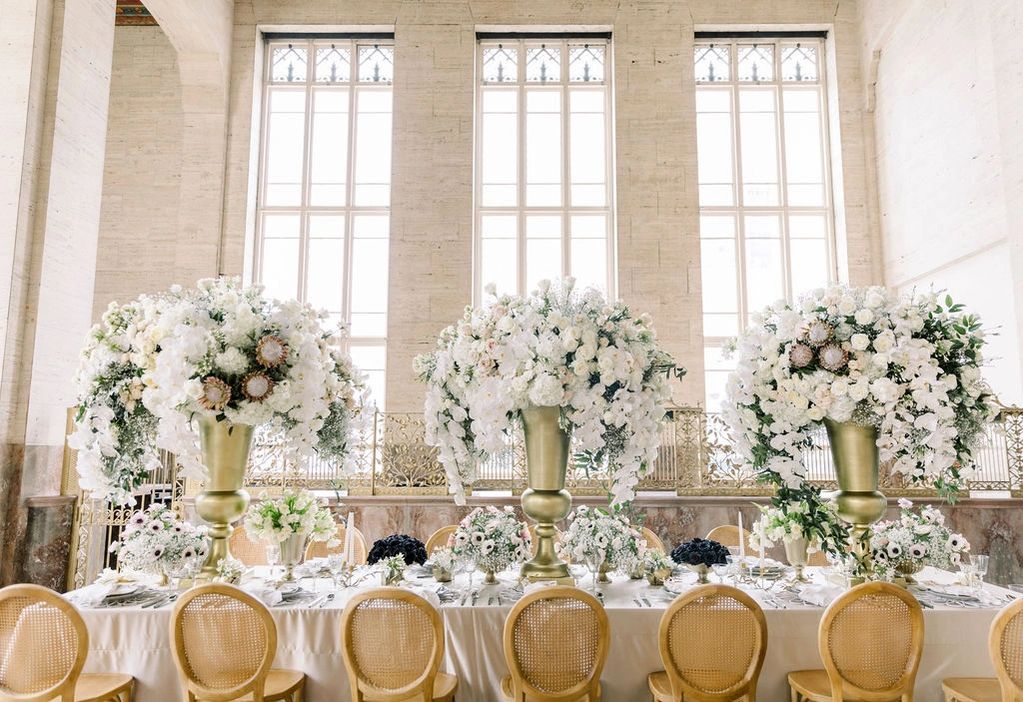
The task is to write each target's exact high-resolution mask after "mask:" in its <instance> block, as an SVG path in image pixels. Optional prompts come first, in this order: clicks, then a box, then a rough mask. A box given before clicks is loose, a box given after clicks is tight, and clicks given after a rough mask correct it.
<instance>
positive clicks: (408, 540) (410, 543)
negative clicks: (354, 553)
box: [366, 534, 426, 565]
mask: <svg viewBox="0 0 1023 702" xmlns="http://www.w3.org/2000/svg"><path fill="white" fill-rule="evenodd" d="M398 555H400V556H402V557H404V559H405V563H406V565H412V564H413V563H418V564H419V565H422V564H424V563H426V546H425V545H424V544H423V542H422V541H420V540H419V539H417V538H416V537H414V536H409V535H407V534H391V535H390V536H385V537H384V538H382V539H377V540H376V541H374V542H373V547H372V548H371V549H370V550H369V556H367V558H366V562H367V563H369V564H370V565H373V564H374V563H376V562H377V561H382V560H384V559H385V558H390V557H391V556H398Z"/></svg>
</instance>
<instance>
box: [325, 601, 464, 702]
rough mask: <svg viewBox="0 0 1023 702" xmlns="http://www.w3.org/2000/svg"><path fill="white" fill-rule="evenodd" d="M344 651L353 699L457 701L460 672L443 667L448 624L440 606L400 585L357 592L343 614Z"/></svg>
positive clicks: (377, 700)
mask: <svg viewBox="0 0 1023 702" xmlns="http://www.w3.org/2000/svg"><path fill="white" fill-rule="evenodd" d="M341 652H342V656H343V657H344V661H345V668H347V669H348V680H349V683H350V684H351V690H352V700H353V702H363V701H364V700H365V701H369V700H372V701H374V702H404V701H405V700H415V701H416V702H419V701H420V700H421V701H422V702H431V701H435V702H451V701H452V700H453V699H454V696H455V691H456V690H457V688H458V678H457V677H455V676H454V675H449V674H447V673H440V672H438V671H439V669H440V664H441V659H442V658H443V657H444V625H443V623H442V622H441V619H440V614H439V613H438V612H437V608H436V607H434V606H433V605H431V604H430V603H429V602H427V601H426V600H424V599H423V598H422V597H420V596H419V595H417V594H415V593H413V592H410V591H408V590H404V589H401V588H397V587H379V588H373V589H370V590H365V591H363V592H359V593H357V594H356V595H355V596H354V597H352V599H350V600H349V601H348V604H347V606H346V607H345V611H344V613H343V614H342V615H341Z"/></svg>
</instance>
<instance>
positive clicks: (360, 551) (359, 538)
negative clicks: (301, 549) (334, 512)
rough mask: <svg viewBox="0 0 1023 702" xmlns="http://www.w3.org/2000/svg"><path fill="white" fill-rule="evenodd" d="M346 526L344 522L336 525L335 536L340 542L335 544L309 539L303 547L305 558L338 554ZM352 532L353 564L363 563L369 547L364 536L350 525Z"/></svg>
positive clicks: (342, 543)
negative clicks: (353, 543) (353, 545)
mask: <svg viewBox="0 0 1023 702" xmlns="http://www.w3.org/2000/svg"><path fill="white" fill-rule="evenodd" d="M346 530H347V527H346V526H345V525H344V524H338V525H337V531H336V532H335V536H336V538H337V539H338V540H339V541H340V542H341V543H340V544H338V545H337V546H328V545H327V542H326V541H310V542H309V545H308V546H306V549H305V558H306V560H309V559H310V558H325V557H327V556H329V555H333V554H339V553H342V552H343V551H344V543H345V532H346ZM352 534H354V535H355V565H364V564H365V563H366V558H367V556H368V555H369V548H368V547H367V546H366V536H365V535H364V534H363V533H362V532H361V531H359V530H358V528H356V527H352Z"/></svg>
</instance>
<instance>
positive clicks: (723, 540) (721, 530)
mask: <svg viewBox="0 0 1023 702" xmlns="http://www.w3.org/2000/svg"><path fill="white" fill-rule="evenodd" d="M749 537H750V533H749V532H748V531H746V530H745V529H742V530H740V529H739V527H737V526H736V525H734V524H722V525H721V526H716V527H714V528H713V529H711V530H710V531H709V532H707V537H706V538H707V539H708V540H710V541H717V542H718V543H719V544H721V545H722V546H731V547H732V548H738V547H739V544H740V543H741V544H742V545H743V546H745V547H746V554H747V555H752V554H753V550H752V549H751V548H750V545H749Z"/></svg>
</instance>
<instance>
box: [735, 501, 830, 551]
mask: <svg viewBox="0 0 1023 702" xmlns="http://www.w3.org/2000/svg"><path fill="white" fill-rule="evenodd" d="M760 512H761V515H762V516H761V518H760V519H758V520H757V521H756V523H755V524H754V525H753V529H752V531H751V533H750V538H749V544H750V548H751V549H753V550H754V551H758V550H760V548H761V547H763V548H765V549H766V548H768V547H770V546H774V545H776V544H780V543H789V542H792V541H798V540H801V539H802V540H805V541H806V546H807V550H808V551H809V552H810V553H813V552H815V551H823V552H824V553H830V554H834V555H836V556H837V555H841V554H843V553H844V552H845V547H846V544H847V543H848V541H849V527H848V526H847V525H846V524H845V522H843V521H842V520H841V519H839V518H838V513H837V512H836V510H835V503H834V502H830V501H818V500H813V499H796V500H792V501H790V502H777V501H776V502H775V504H773V505H771V506H769V507H763V506H761V507H760Z"/></svg>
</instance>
